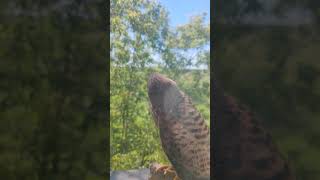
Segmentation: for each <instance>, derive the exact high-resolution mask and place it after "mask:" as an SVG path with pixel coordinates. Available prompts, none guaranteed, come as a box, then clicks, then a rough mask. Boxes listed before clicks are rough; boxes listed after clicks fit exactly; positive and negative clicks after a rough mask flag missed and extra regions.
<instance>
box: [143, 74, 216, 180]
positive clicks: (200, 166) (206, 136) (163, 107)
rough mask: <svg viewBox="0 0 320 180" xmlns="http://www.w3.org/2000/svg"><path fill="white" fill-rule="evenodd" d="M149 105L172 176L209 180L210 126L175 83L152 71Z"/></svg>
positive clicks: (149, 86) (193, 179) (191, 179)
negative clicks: (169, 163) (172, 172)
mask: <svg viewBox="0 0 320 180" xmlns="http://www.w3.org/2000/svg"><path fill="white" fill-rule="evenodd" d="M148 96H149V102H150V108H151V112H152V116H153V119H154V122H155V124H156V127H158V129H159V134H160V139H161V144H162V148H163V150H164V152H165V154H166V155H167V157H168V159H169V161H170V162H171V164H172V167H168V166H163V167H161V168H159V169H163V168H167V169H170V170H174V171H175V172H176V175H177V176H176V177H175V179H182V180H209V179H210V129H209V128H208V125H207V124H206V122H205V120H204V118H203V117H202V116H201V114H200V113H199V112H198V111H197V109H196V108H195V106H194V105H193V103H192V101H191V98H190V97H189V96H187V95H186V94H185V93H184V92H183V91H181V90H180V89H179V87H178V85H177V83H176V82H175V81H173V80H171V79H170V78H168V77H166V76H165V75H162V74H159V73H152V74H151V75H150V77H149V80H148Z"/></svg>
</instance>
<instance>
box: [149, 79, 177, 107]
mask: <svg viewBox="0 0 320 180" xmlns="http://www.w3.org/2000/svg"><path fill="white" fill-rule="evenodd" d="M148 95H149V99H150V102H151V105H152V107H154V108H157V109H161V110H162V111H164V112H168V111H169V110H170V109H172V108H173V107H174V106H175V105H176V104H177V98H179V97H180V91H179V89H178V87H177V84H176V82H174V81H173V80H171V79H169V78H167V77H166V76H164V75H161V74H159V73H153V74H151V75H150V77H149V81H148Z"/></svg>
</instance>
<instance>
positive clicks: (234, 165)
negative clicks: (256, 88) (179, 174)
mask: <svg viewBox="0 0 320 180" xmlns="http://www.w3.org/2000/svg"><path fill="white" fill-rule="evenodd" d="M213 82H214V83H213V84H212V90H213V92H212V93H211V94H212V96H213V97H212V112H213V120H212V125H211V127H212V129H211V131H212V134H213V135H212V137H211V140H212V143H211V144H212V146H213V147H212V153H211V154H212V159H213V160H212V161H213V166H212V169H213V173H212V177H213V179H215V180H295V179H296V177H295V175H294V172H293V170H292V167H291V166H290V164H289V163H288V161H287V160H286V159H285V158H284V156H283V155H282V154H281V153H280V151H279V149H278V147H277V145H276V144H275V143H274V141H273V139H272V137H271V134H270V133H269V132H268V131H267V130H266V128H265V127H264V126H263V124H262V121H261V119H260V118H259V116H258V115H257V114H255V113H254V112H253V111H252V110H250V109H249V107H248V106H246V105H244V104H242V103H240V102H239V101H238V100H237V99H236V98H234V97H233V96H231V95H229V94H227V93H226V92H224V91H223V89H222V88H221V87H220V86H219V85H218V83H217V81H216V79H215V78H213Z"/></svg>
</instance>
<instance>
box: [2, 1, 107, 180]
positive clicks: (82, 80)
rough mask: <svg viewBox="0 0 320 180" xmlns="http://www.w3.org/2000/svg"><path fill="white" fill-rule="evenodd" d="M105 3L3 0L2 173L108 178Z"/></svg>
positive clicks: (5, 177) (10, 178) (12, 179)
mask: <svg viewBox="0 0 320 180" xmlns="http://www.w3.org/2000/svg"><path fill="white" fill-rule="evenodd" d="M105 4H106V2H105V1H101V0H90V1H82V0H80V1H78V0H46V1H43V0H32V1H31V0H23V1H21V0H10V1H1V2H0V12H1V13H0V14H1V15H0V18H1V19H0V81H1V84H0V179H2V180H16V179H20V180H24V179H26V180H37V179H41V180H45V179H46V180H56V179H60V180H64V179H77V180H81V179H86V180H97V179H106V178H107V173H108V171H107V167H108V160H106V159H107V153H106V144H107V143H108V142H107V141H108V137H107V134H108V133H109V132H108V129H107V123H106V117H107V116H106V109H105V106H106V102H105V99H106V91H105V89H106V72H107V67H106V59H107V55H106V52H107V42H108V39H107V38H106V29H107V28H106V26H107V24H106V17H105V15H106V6H105Z"/></svg>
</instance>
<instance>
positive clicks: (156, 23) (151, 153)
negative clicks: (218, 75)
mask: <svg viewBox="0 0 320 180" xmlns="http://www.w3.org/2000/svg"><path fill="white" fill-rule="evenodd" d="M208 27H209V26H208V25H206V24H204V19H203V16H197V17H194V19H192V20H191V21H190V23H188V24H186V25H185V26H182V27H179V28H177V29H172V28H170V27H169V25H168V13H167V11H166V10H165V9H164V8H163V7H162V6H161V5H160V4H158V3H157V2H156V1H148V0H138V1H132V0H112V1H111V34H110V37H111V44H110V45H111V49H110V54H111V68H110V79H111V82H110V95H111V97H110V99H111V100H110V102H111V104H110V107H111V109H110V113H111V114H110V117H111V121H110V123H111V129H110V131H111V133H110V136H111V137H110V139H111V142H110V151H111V168H112V169H113V170H116V169H134V168H139V167H149V165H150V163H151V162H158V163H169V162H168V160H167V159H166V156H165V154H164V152H163V150H162V148H161V144H160V139H159V134H158V131H157V129H156V127H155V125H154V122H153V119H152V118H151V114H150V111H149V102H148V96H147V80H148V76H149V74H150V73H151V72H155V71H157V72H161V73H164V74H166V75H168V76H169V77H171V78H172V79H174V80H176V81H177V82H178V84H179V85H181V86H182V89H184V90H186V91H187V90H188V92H189V93H190V94H189V95H190V96H191V97H192V98H194V99H195V102H196V104H197V105H198V106H199V107H200V109H201V111H203V112H204V116H205V117H209V115H210V113H209V112H210V111H209V102H210V101H209V75H208V71H205V70H202V71H190V72H186V71H185V69H186V67H187V66H188V65H189V64H190V60H191V59H190V57H189V53H187V52H186V51H187V50H192V49H196V50H197V51H196V55H198V56H199V58H198V59H199V60H197V62H199V64H201V63H202V64H208V62H209V58H208V56H205V55H203V54H205V53H206V54H208V50H206V49H204V48H203V46H205V45H208V43H209V30H208ZM199 30H200V31H199ZM200 37H201V38H200ZM197 48H198V49H197ZM200 50H202V54H201V55H202V56H200ZM205 50H206V51H205ZM197 52H199V53H197ZM159 59H161V61H160V60H159ZM200 60H201V61H200ZM195 74H198V75H197V76H196V75H195ZM202 76H204V78H203V77H202ZM186 79H188V80H187V81H186ZM182 82H184V83H182ZM197 83H198V84H197ZM195 85H199V86H195ZM194 86H195V87H194ZM197 91H198V92H197ZM199 91H201V92H203V93H199Z"/></svg>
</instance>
